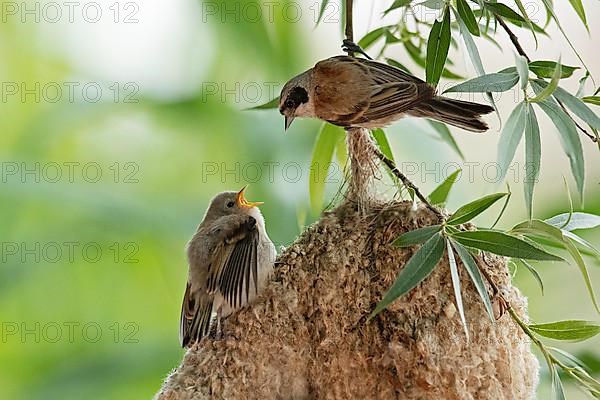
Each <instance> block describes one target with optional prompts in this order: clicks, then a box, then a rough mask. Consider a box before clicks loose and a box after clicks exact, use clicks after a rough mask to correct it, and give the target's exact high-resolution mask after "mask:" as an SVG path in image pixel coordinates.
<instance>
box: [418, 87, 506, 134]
mask: <svg viewBox="0 0 600 400" xmlns="http://www.w3.org/2000/svg"><path fill="white" fill-rule="evenodd" d="M493 111H494V108H493V107H490V106H488V105H486V104H479V103H472V102H470V101H463V100H455V99H450V98H447V97H442V96H436V97H434V98H433V99H431V100H430V101H428V102H427V103H423V104H419V105H418V106H417V107H415V108H413V109H412V110H411V111H410V114H411V115H413V116H415V117H425V118H431V119H434V120H436V121H440V122H444V123H446V124H448V125H452V126H456V127H459V128H463V129H465V130H468V131H471V132H485V131H487V130H488V125H487V124H486V123H485V122H484V121H483V120H482V119H481V116H482V115H485V114H489V113H491V112H493Z"/></svg>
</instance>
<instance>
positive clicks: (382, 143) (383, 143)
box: [372, 128, 394, 161]
mask: <svg viewBox="0 0 600 400" xmlns="http://www.w3.org/2000/svg"><path fill="white" fill-rule="evenodd" d="M372 135H373V138H374V139H375V142H376V143H377V145H378V146H379V149H380V150H381V152H382V153H383V154H385V156H386V157H387V158H389V159H390V160H392V161H394V154H393V153H392V147H391V146H390V142H389V141H388V139H387V136H386V135H385V132H384V131H383V129H381V128H378V129H374V130H373V131H372Z"/></svg>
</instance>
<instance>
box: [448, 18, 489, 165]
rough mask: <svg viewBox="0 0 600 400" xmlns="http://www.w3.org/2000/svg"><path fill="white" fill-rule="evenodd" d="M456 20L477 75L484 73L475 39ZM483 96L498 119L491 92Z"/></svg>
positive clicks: (458, 19)
mask: <svg viewBox="0 0 600 400" xmlns="http://www.w3.org/2000/svg"><path fill="white" fill-rule="evenodd" d="M454 14H455V15H456V13H454ZM456 20H457V21H458V26H459V29H460V34H461V36H462V38H463V41H464V43H465V47H466V49H467V53H469V58H470V59H471V62H472V63H473V67H474V68H475V71H476V72H477V75H479V76H482V75H485V69H484V68H483V62H482V61H481V56H480V55H479V49H478V48H477V45H476V44H475V41H474V40H473V36H471V33H470V32H469V29H468V28H467V27H466V25H465V24H464V22H463V21H462V19H460V18H458V17H457V18H456ZM485 96H486V98H487V99H488V101H489V103H490V104H491V105H492V107H494V110H496V114H497V115H498V119H500V113H499V112H498V108H497V107H496V101H495V100H494V97H493V96H492V93H490V92H486V93H485ZM463 160H464V158H463Z"/></svg>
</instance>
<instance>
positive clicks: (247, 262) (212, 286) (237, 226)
mask: <svg viewBox="0 0 600 400" xmlns="http://www.w3.org/2000/svg"><path fill="white" fill-rule="evenodd" d="M232 217H234V218H235V219H236V221H230V222H229V223H228V224H227V225H228V227H229V228H231V229H228V230H227V231H226V232H225V235H224V237H223V240H222V241H221V243H220V245H219V246H217V248H216V250H215V253H214V256H213V261H212V262H211V265H210V268H209V276H208V287H207V289H208V291H209V293H214V292H215V290H218V291H219V292H220V293H221V295H222V296H223V297H224V298H225V299H226V300H227V301H228V302H229V304H230V305H231V306H232V307H233V308H237V307H239V306H240V305H241V304H242V297H243V296H244V295H245V296H246V300H248V297H249V296H250V289H251V287H250V279H251V278H252V280H253V288H254V290H256V289H257V280H258V241H259V233H258V228H257V227H256V220H255V219H254V218H252V217H248V216H232Z"/></svg>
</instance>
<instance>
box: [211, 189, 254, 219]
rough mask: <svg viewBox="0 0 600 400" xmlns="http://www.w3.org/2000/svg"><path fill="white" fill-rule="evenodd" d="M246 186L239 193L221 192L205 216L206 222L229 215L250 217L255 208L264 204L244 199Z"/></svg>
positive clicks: (214, 198)
mask: <svg viewBox="0 0 600 400" xmlns="http://www.w3.org/2000/svg"><path fill="white" fill-rule="evenodd" d="M245 190H246V186H244V187H243V188H242V190H240V191H239V192H221V193H219V194H217V195H216V196H215V197H213V199H212V200H211V202H210V206H209V207H208V210H206V214H205V215H204V222H206V221H214V220H216V219H219V218H221V217H225V216H227V215H235V214H238V215H250V214H251V213H252V212H251V210H252V209H253V208H254V207H257V206H260V205H261V204H263V203H262V202H261V201H248V200H246V198H245V197H244V191H245Z"/></svg>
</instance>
